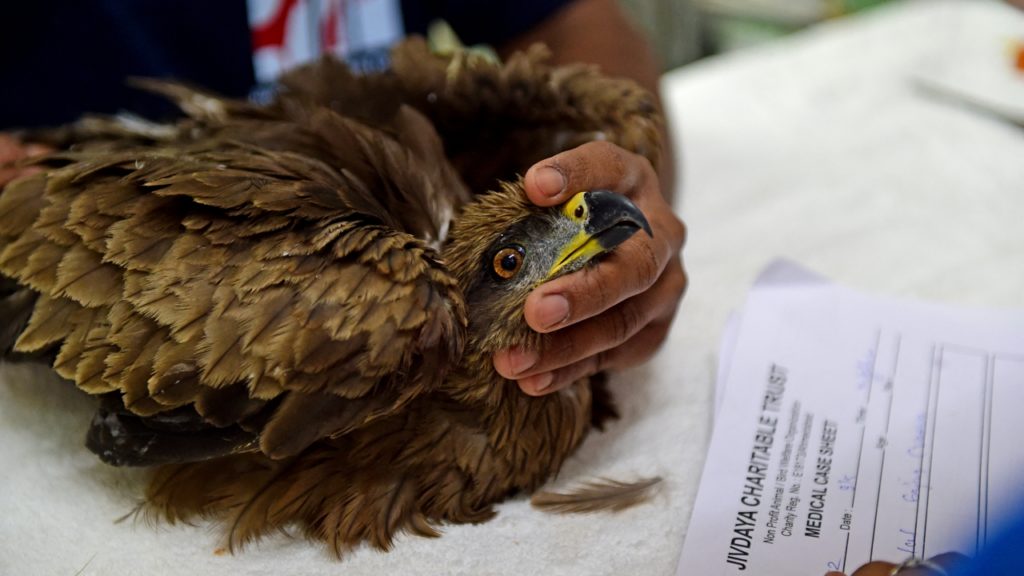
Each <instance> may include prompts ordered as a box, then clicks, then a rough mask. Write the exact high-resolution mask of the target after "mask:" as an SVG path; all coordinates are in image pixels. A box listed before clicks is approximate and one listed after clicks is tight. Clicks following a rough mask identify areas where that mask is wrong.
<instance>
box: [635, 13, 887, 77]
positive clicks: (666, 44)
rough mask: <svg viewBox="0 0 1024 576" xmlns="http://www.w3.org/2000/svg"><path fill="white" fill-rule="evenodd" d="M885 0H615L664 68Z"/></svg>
mask: <svg viewBox="0 0 1024 576" xmlns="http://www.w3.org/2000/svg"><path fill="white" fill-rule="evenodd" d="M887 1H888V0H619V2H620V3H621V4H622V5H623V6H624V7H625V8H626V11H627V12H628V13H629V14H630V15H631V16H632V18H633V20H634V22H635V23H636V24H637V25H638V26H639V27H641V28H642V29H643V30H645V31H646V32H647V34H648V36H649V37H650V39H651V41H652V43H653V44H654V46H655V49H656V50H657V52H658V55H659V56H660V57H661V62H662V65H663V67H664V69H666V70H668V69H672V68H675V67H677V66H681V65H683V64H686V63H688V62H692V61H694V60H696V59H698V58H700V57H702V56H708V55H711V54H716V53H720V52H728V51H731V50H737V49H742V48H746V47H749V46H753V45H757V44H761V43H763V42H766V41H769V40H772V39H775V38H778V37H780V36H784V35H786V34H790V33H792V32H795V31H797V30H800V29H801V28H805V27H807V26H810V25H812V24H815V23H817V22H821V21H823V20H828V19H831V18H840V17H843V16H845V15H848V14H852V13H854V12H858V11H861V10H866V9H869V8H872V7H874V6H877V5H879V4H883V3H885V2H887Z"/></svg>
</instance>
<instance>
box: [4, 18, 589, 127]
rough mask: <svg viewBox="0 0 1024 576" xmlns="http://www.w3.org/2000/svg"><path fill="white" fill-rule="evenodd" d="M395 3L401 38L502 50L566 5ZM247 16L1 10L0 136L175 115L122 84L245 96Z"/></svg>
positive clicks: (249, 50)
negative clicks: (91, 117)
mask: <svg viewBox="0 0 1024 576" xmlns="http://www.w3.org/2000/svg"><path fill="white" fill-rule="evenodd" d="M298 1H299V3H305V4H312V5H317V6H322V5H324V4H326V3H330V2H331V1H332V0H298ZM349 1H351V0H349ZM395 1H396V2H397V3H398V4H399V6H400V12H401V21H402V27H403V28H404V32H405V33H406V34H423V33H425V32H426V29H427V26H428V25H429V24H430V22H432V21H433V20H435V19H439V18H440V19H444V20H446V21H447V22H448V23H449V24H450V25H451V26H452V28H453V29H454V30H455V31H456V33H458V34H459V36H460V37H461V39H462V40H463V41H464V42H465V43H466V44H477V43H488V44H492V45H501V44H502V43H504V42H506V41H508V40H510V39H512V38H513V37H515V36H517V35H518V34H521V33H523V32H525V31H527V30H529V29H530V28H532V27H533V26H535V25H537V24H538V23H540V22H541V21H542V20H543V19H545V18H547V17H548V16H550V15H551V14H552V13H554V12H555V11H556V10H558V9H559V8H561V7H563V6H564V5H566V4H568V3H569V1H570V0H504V1H497V0H486V1H484V0H395ZM249 16H250V14H249V11H248V10H247V3H246V0H49V1H42V0H40V1H18V2H8V3H5V5H4V7H3V8H2V9H0V18H2V20H3V21H4V22H5V24H6V26H5V27H4V28H5V30H4V34H0V82H2V84H0V129H6V128H15V127H31V126H45V125H55V124H61V123H65V122H69V121H71V120H74V119H76V118H78V117H79V116H81V115H82V114H83V113H85V112H101V113H113V112H117V111H120V110H127V111H131V112H135V113H137V114H142V115H143V116H146V117H149V118H154V119H157V118H162V117H166V116H168V115H170V114H173V113H174V110H173V108H172V107H171V106H170V105H169V104H168V103H166V102H165V101H163V100H162V99H160V98H158V97H155V96H152V95H149V94H146V93H144V92H141V91H138V90H135V89H132V88H130V87H127V86H126V85H125V78H127V77H129V76H148V77H161V78H176V79H179V80H184V81H188V82H191V83H194V84H197V85H200V86H203V87H205V88H209V89H211V90H214V91H216V92H219V93H221V94H224V95H227V96H234V97H244V96H245V95H247V94H248V93H249V91H250V90H251V89H252V88H253V86H254V84H255V83H256V74H255V71H254V66H253V40H252V39H253V33H252V30H251V29H250V20H249Z"/></svg>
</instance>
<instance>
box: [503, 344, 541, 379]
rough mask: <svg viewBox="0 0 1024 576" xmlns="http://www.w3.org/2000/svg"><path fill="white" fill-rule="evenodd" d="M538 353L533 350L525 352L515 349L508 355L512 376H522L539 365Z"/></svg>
mask: <svg viewBox="0 0 1024 576" xmlns="http://www.w3.org/2000/svg"><path fill="white" fill-rule="evenodd" d="M537 358H538V357H537V353H536V352H533V351H531V350H523V349H520V348H514V349H512V350H510V351H509V353H508V364H509V368H511V370H512V374H513V375H516V374H522V373H523V372H526V371H527V370H529V369H530V368H533V365H534V364H536V363H537Z"/></svg>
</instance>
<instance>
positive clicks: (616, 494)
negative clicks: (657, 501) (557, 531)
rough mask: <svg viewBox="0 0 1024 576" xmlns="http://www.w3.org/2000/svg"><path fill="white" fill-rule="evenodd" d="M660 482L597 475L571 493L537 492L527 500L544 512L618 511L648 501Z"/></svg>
mask: <svg viewBox="0 0 1024 576" xmlns="http://www.w3.org/2000/svg"><path fill="white" fill-rule="evenodd" d="M660 483H661V477H660V476H655V477H653V478H644V479H642V480H637V481H636V482H620V481H618V480H610V479H607V478H600V479H598V480H591V481H590V482H587V483H585V484H583V485H582V486H580V487H579V488H576V489H575V490H572V491H570V492H565V493H559V492H548V491H544V492H537V493H536V494H534V495H533V498H531V499H530V503H531V504H533V506H534V507H535V508H539V509H541V510H543V511H545V512H556V513H559V514H565V513H570V512H572V513H576V512H599V511H603V510H611V511H614V512H618V511H619V510H625V509H626V508H630V507H632V506H635V505H637V504H640V503H641V502H645V501H647V500H648V499H649V498H650V497H651V496H653V495H654V493H655V492H656V491H657V487H658V485H659V484H660Z"/></svg>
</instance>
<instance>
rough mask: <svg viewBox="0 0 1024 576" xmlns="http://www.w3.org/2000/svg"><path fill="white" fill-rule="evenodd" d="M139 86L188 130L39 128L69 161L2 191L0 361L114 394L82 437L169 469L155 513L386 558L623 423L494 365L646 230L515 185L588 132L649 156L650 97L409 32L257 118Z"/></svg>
mask: <svg viewBox="0 0 1024 576" xmlns="http://www.w3.org/2000/svg"><path fill="white" fill-rule="evenodd" d="M141 83H142V84H144V85H145V87H148V88H149V89H151V90H156V91H158V92H162V93H164V94H165V95H167V96H169V97H170V98H172V99H173V100H175V101H176V102H177V103H178V105H179V106H180V107H181V109H182V110H183V112H184V113H185V116H184V118H183V119H181V120H178V121H176V122H173V123H167V124H156V123H151V122H147V121H144V120H141V119H138V118H133V117H87V118H84V119H83V120H81V121H79V122H77V123H75V124H73V125H69V126H66V127H63V128H59V129H55V130H52V131H48V132H40V133H37V134H31V135H28V136H27V137H28V138H30V139H31V138H34V139H36V140H41V141H45V142H48V143H49V144H51V145H53V146H55V147H56V149H57V150H58V151H57V152H54V153H52V154H50V155H49V156H47V157H45V158H43V159H41V160H39V161H38V164H39V165H40V166H42V167H43V168H44V171H43V172H41V173H38V174H35V175H32V176H28V177H26V178H23V179H20V180H17V181H15V182H13V183H11V184H9V185H8V186H7V187H6V188H5V189H4V190H3V191H2V193H0V274H2V276H0V319H2V320H0V355H6V356H12V357H20V358H37V359H45V360H46V361H49V362H52V365H53V368H54V369H55V370H56V371H57V373H58V374H60V375H61V376H62V377H64V378H66V379H68V380H71V381H73V382H74V384H75V385H76V386H77V387H78V388H80V389H81V390H83V391H84V392H87V393H88V394H91V395H95V396H98V397H99V398H100V399H101V405H100V408H99V409H98V411H97V412H96V414H95V416H94V418H93V421H92V424H91V427H90V429H89V431H88V435H87V441H86V443H87V446H88V447H89V449H91V450H92V451H94V452H95V453H96V454H97V455H99V457H100V458H101V459H103V460H104V461H106V462H108V463H110V464H114V465H127V466H156V468H155V472H154V475H153V478H152V481H151V484H150V485H149V488H148V490H147V493H146V503H145V509H147V510H150V511H154V512H156V513H158V514H159V515H160V516H162V517H163V518H166V519H168V520H170V521H180V520H186V519H189V518H193V517H214V518H219V519H222V520H223V521H224V522H225V524H226V526H227V527H228V531H227V537H228V542H229V543H230V544H231V545H232V546H237V545H240V544H243V543H245V542H248V541H250V540H252V539H254V538H256V537H259V536H260V535H263V534H265V533H268V532H271V531H275V530H278V529H284V528H289V527H297V528H299V529H301V530H302V531H303V532H304V533H305V534H306V535H308V536H309V537H311V538H314V539H318V540H322V541H325V542H326V543H327V544H328V546H329V548H330V549H332V550H333V551H334V552H335V553H337V554H342V553H343V552H344V551H345V550H347V549H349V548H351V547H352V546H354V545H357V544H359V543H361V542H369V543H370V544H372V545H374V546H376V547H378V548H382V549H386V548H388V547H389V545H390V544H391V541H392V537H393V535H394V534H395V533H396V532H398V531H403V530H405V531H411V532H413V533H416V534H420V535H424V536H436V535H437V531H436V526H437V525H438V524H440V523H445V522H481V521H484V520H486V519H488V518H490V517H491V516H492V515H493V514H494V512H493V511H492V505H493V504H494V503H495V502H498V501H500V500H502V499H503V498H506V497H508V496H509V495H510V494H512V493H515V492H527V493H528V492H532V491H534V490H535V489H537V488H538V487H539V486H540V485H541V484H543V483H544V482H545V480H547V479H548V478H550V477H551V476H552V475H554V474H555V473H556V472H557V471H558V469H559V467H560V466H561V465H562V463H563V462H564V460H565V459H566V457H567V456H569V455H570V454H571V453H572V452H573V450H574V449H575V448H576V447H577V446H579V444H580V442H581V441H582V440H583V438H584V436H585V435H586V433H587V430H588V428H590V427H591V425H592V422H598V421H599V420H600V418H601V417H602V415H603V414H606V413H608V412H609V411H610V406H609V404H608V398H607V396H606V395H605V393H604V391H603V390H602V388H601V386H600V383H598V382H596V381H594V379H583V380H580V381H579V382H576V383H575V384H574V385H572V386H571V387H569V388H566V389H564V390H562V391H560V392H557V393H554V394H550V395H547V396H543V397H538V398H533V397H529V396H527V395H525V394H523V393H522V392H520V390H519V388H518V386H517V385H516V383H515V382H512V381H508V380H505V379H503V378H502V377H501V376H499V375H498V374H497V373H496V372H495V371H494V369H493V367H492V364H491V356H492V354H493V353H494V352H495V351H497V350H499V349H506V348H509V347H513V346H522V347H532V348H538V349H539V348H542V347H544V346H545V338H546V337H545V336H544V335H541V334H537V333H535V332H534V331H532V330H531V329H530V328H529V327H528V326H527V324H526V322H525V320H524V318H523V313H522V310H523V305H524V301H525V299H526V296H527V294H528V293H529V292H530V290H531V289H533V288H534V287H536V286H537V285H538V284H540V283H542V282H545V281H547V280H550V279H552V278H555V277H557V276H560V275H562V274H566V273H569V272H572V271H574V270H578V269H579V268H581V267H583V266H585V265H594V264H595V263H596V260H595V259H596V258H598V257H599V256H600V255H602V254H604V253H606V252H608V251H609V250H612V249H613V248H615V247H616V246H617V245H618V244H620V243H621V242H623V241H625V240H626V239H628V238H629V237H630V236H631V235H633V234H634V233H636V232H638V231H640V230H644V231H646V233H647V234H650V233H651V232H650V227H649V226H648V224H647V221H646V220H645V219H644V216H643V215H642V214H641V213H640V211H639V210H638V209H637V208H636V207H635V206H633V205H632V204H631V203H630V202H629V201H628V200H627V199H625V198H624V197H623V196H620V195H616V194H613V193H611V192H606V191H600V190H595V191H582V192H580V193H579V194H577V195H576V196H575V197H573V198H572V199H571V201H569V202H568V203H567V204H565V205H563V206H561V207H557V208H540V207H537V206H534V205H532V204H531V203H529V202H528V201H527V199H526V197H525V195H524V193H523V191H522V182H521V181H520V180H518V179H517V178H516V176H515V175H516V174H517V173H521V172H522V171H524V170H525V169H526V168H527V167H529V166H530V165H531V164H532V163H533V162H535V161H537V160H539V159H541V158H543V157H546V156H548V155H550V154H553V153H555V152H558V151H560V150H562V149H565V148H569V147H572V146H575V145H577V144H580V143H582V142H585V141H588V140H593V139H604V140H608V141H612V142H615V143H617V144H619V145H621V146H623V147H625V148H627V149H630V150H633V151H635V152H637V153H640V154H643V155H645V156H647V157H648V158H649V159H651V160H652V162H653V161H654V160H655V158H656V156H657V152H658V146H659V142H658V137H657V134H658V130H657V129H658V122H659V120H658V118H657V117H656V114H655V108H654V105H653V103H652V98H651V96H650V95H649V94H647V93H646V92H644V91H643V90H642V89H640V88H639V87H638V86H636V85H634V84H632V83H631V82H628V81H625V80H617V79H609V78H605V77H602V76H601V75H599V74H598V73H597V72H596V71H595V70H592V69H590V68H586V67H568V68H552V67H550V66H548V65H546V64H545V62H544V54H543V50H542V49H539V48H537V49H534V50H532V51H530V52H527V53H521V54H518V55H515V56H513V57H511V58H510V59H509V61H508V62H507V63H505V64H498V63H493V62H489V61H486V60H483V59H480V58H475V57H471V56H467V55H465V54H463V53H459V54H456V55H454V56H448V57H445V56H439V55H435V54H433V53H431V52H430V51H429V49H427V48H426V45H425V43H424V42H423V41H422V40H410V41H408V42H406V43H403V44H401V45H399V46H398V47H397V48H396V49H395V52H394V55H393V66H392V69H391V70H389V71H388V72H385V73H380V74H371V75H360V76H357V75H354V74H352V73H350V72H349V71H348V70H347V69H346V68H345V66H344V65H343V64H341V63H338V62H336V61H330V60H328V61H324V62H321V63H319V64H317V65H315V66H313V67H311V68H307V69H303V70H300V71H298V72H295V73H293V74H292V75H290V76H289V77H287V78H286V79H285V80H284V82H283V86H282V89H281V90H280V92H279V94H278V95H277V96H276V98H275V99H274V101H273V102H271V103H270V104H267V105H263V106H258V105H255V104H252V103H249V102H245V101H237V100H229V99H225V98H220V97H218V96H216V95H213V94H210V93H206V92H204V91H201V90H199V89H194V88H188V87H185V86H183V85H178V84H171V83H163V82H156V81H143V82H141ZM502 180H504V182H502ZM488 190H490V192H487V191H488ZM485 192H486V193H485ZM598 265H599V264H598ZM645 485H646V483H643V484H641V485H640V486H637V485H623V484H614V483H611V484H607V485H603V486H597V487H596V488H592V489H591V490H590V491H589V492H586V493H585V494H584V495H583V497H584V499H590V500H592V501H595V502H604V503H606V504H607V503H610V505H611V506H616V505H619V504H622V502H623V501H631V500H632V499H633V498H634V495H635V494H636V493H637V492H639V490H640V488H643V487H644V486H645ZM563 504H564V503H563ZM568 507H569V508H572V507H573V505H572V504H571V503H570V504H569V505H568ZM584 507H585V505H584Z"/></svg>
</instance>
